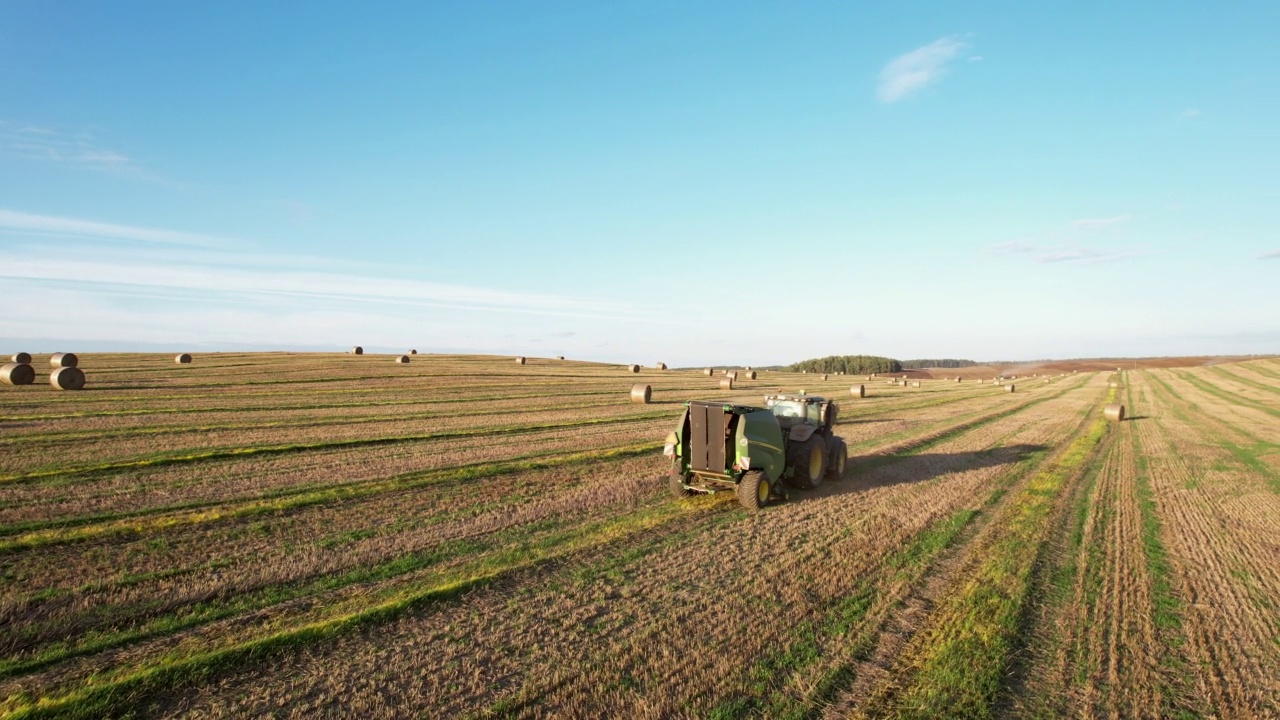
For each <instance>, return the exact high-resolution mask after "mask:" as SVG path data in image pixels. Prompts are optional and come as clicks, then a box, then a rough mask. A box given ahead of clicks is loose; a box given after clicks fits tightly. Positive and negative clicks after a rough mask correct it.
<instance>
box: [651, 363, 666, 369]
mask: <svg viewBox="0 0 1280 720" xmlns="http://www.w3.org/2000/svg"><path fill="white" fill-rule="evenodd" d="M653 367H654V368H655V369H658V370H666V369H667V364H666V363H664V362H660V363H658V364H657V365H654V366H653Z"/></svg>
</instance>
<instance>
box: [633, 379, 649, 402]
mask: <svg viewBox="0 0 1280 720" xmlns="http://www.w3.org/2000/svg"><path fill="white" fill-rule="evenodd" d="M652 398H653V388H652V387H649V386H648V385H646V384H644V383H636V384H635V385H632V386H631V402H633V403H638V404H640V405H648V404H649V400H651V399H652Z"/></svg>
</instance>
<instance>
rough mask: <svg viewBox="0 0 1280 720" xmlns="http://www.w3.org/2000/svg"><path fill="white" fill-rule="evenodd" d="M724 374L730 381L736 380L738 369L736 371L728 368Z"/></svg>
mask: <svg viewBox="0 0 1280 720" xmlns="http://www.w3.org/2000/svg"><path fill="white" fill-rule="evenodd" d="M724 376H725V377H727V378H729V381H730V382H737V380H738V371H737V370H730V371H728V372H726V373H725V374H724Z"/></svg>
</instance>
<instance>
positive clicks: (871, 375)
mask: <svg viewBox="0 0 1280 720" xmlns="http://www.w3.org/2000/svg"><path fill="white" fill-rule="evenodd" d="M875 376H876V374H875V373H871V374H870V375H868V376H867V378H868V379H870V378H873V377H875Z"/></svg>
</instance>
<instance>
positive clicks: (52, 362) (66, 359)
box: [49, 353, 80, 368]
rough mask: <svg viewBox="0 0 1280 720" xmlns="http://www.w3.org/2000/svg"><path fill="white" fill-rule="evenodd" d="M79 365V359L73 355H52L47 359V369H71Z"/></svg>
mask: <svg viewBox="0 0 1280 720" xmlns="http://www.w3.org/2000/svg"><path fill="white" fill-rule="evenodd" d="M79 364H80V358H78V357H76V354H75V353H54V354H53V355H51V356H50V357H49V367H54V368H73V367H75V366H77V365H79Z"/></svg>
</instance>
